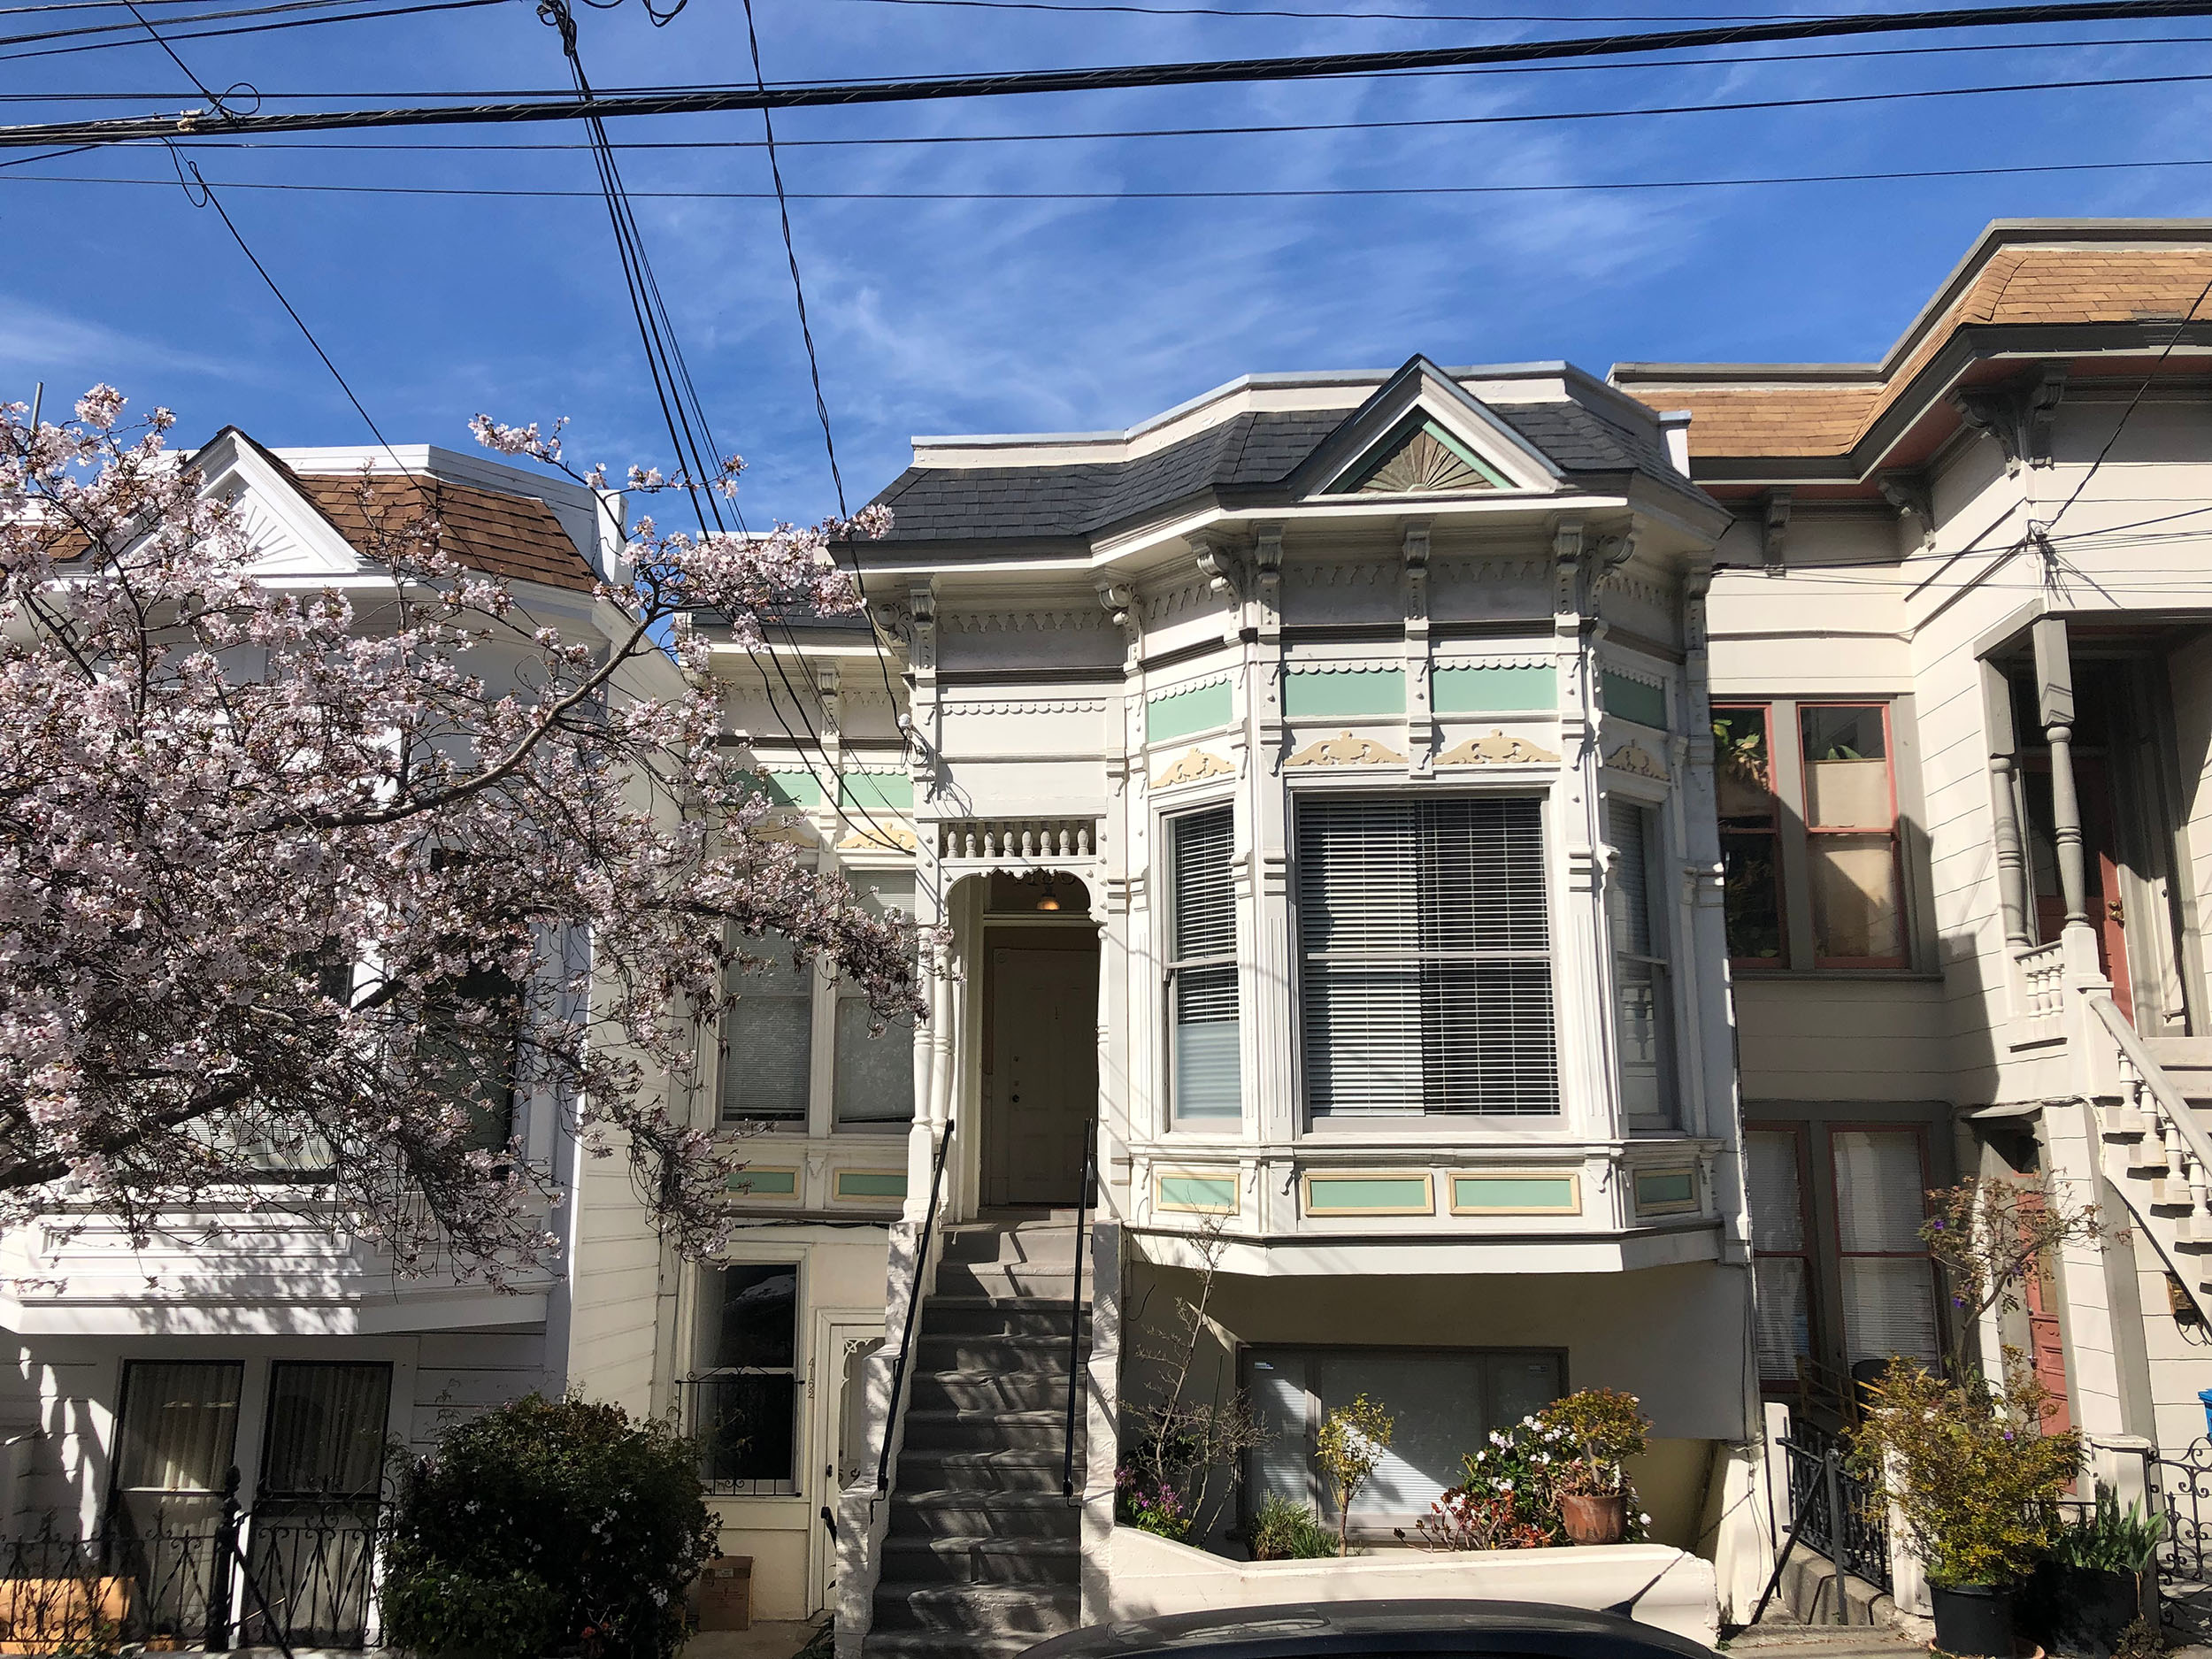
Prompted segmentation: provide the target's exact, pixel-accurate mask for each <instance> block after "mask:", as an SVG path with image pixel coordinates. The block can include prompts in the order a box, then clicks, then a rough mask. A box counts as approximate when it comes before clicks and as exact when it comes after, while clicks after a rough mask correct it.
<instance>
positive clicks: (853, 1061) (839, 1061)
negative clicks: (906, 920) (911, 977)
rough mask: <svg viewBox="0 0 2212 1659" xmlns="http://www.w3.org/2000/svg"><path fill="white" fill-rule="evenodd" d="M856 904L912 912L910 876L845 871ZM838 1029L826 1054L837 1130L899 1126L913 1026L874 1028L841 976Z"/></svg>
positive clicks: (860, 998)
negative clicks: (856, 900) (828, 1061)
mask: <svg viewBox="0 0 2212 1659" xmlns="http://www.w3.org/2000/svg"><path fill="white" fill-rule="evenodd" d="M846 879H848V880H849V881H850V882H851V884H852V887H853V890H854V892H855V893H856V894H857V895H859V898H860V906H861V908H862V909H863V910H867V911H869V912H870V913H871V914H872V915H877V916H880V915H883V914H884V913H885V912H887V911H888V910H899V911H902V912H903V913H904V914H906V915H909V916H911V915H912V914H913V913H914V878H913V877H912V876H910V875H908V874H905V873H903V872H899V873H895V874H893V873H872V872H847V878H846ZM836 997H837V1010H836V1027H837V1029H836V1033H835V1035H834V1040H833V1042H832V1044H831V1052H830V1102H831V1107H832V1110H833V1114H834V1116H835V1118H836V1123H837V1126H838V1127H839V1128H840V1129H903V1128H904V1127H905V1126H906V1125H908V1124H910V1123H912V1122H913V1121H914V1027H913V1026H912V1025H908V1024H905V1023H903V1022H898V1021H891V1022H885V1023H884V1024H882V1025H881V1026H880V1028H879V1027H878V1023H877V1020H876V1016H875V1011H874V1010H872V1008H870V1007H869V1005H868V998H867V995H866V994H865V993H864V992H863V991H862V990H861V988H860V987H858V986H856V985H855V984H853V983H852V982H851V981H850V980H849V979H840V980H839V981H838V982H837V988H836Z"/></svg>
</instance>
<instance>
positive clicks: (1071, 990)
mask: <svg viewBox="0 0 2212 1659" xmlns="http://www.w3.org/2000/svg"><path fill="white" fill-rule="evenodd" d="M1085 942H1086V943H1088V941H1085ZM990 1055H991V1069H990V1071H989V1072H988V1074H987V1076H986V1077H985V1078H984V1079H983V1084H984V1113H983V1122H984V1133H983V1202H985V1203H986V1204H990V1205H1011V1206H1019V1207H1027V1206H1046V1207H1050V1206H1056V1205H1071V1204H1073V1203H1074V1202H1076V1200H1077V1196H1078V1189H1079V1187H1081V1185H1082V1181H1083V1137H1084V1134H1085V1132H1086V1129H1087V1126H1088V1125H1089V1123H1090V1119H1091V1114H1092V1113H1093V1112H1094V1110H1096V1109H1097V1102H1098V952H1097V951H1096V950H1095V949H1078V950H1039V949H1018V948H1016V947H1013V946H1000V947H998V948H996V949H994V950H993V951H992V952H991V1043H990Z"/></svg>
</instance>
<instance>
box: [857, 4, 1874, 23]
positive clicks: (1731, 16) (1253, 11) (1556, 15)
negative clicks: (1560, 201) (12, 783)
mask: <svg viewBox="0 0 2212 1659" xmlns="http://www.w3.org/2000/svg"><path fill="white" fill-rule="evenodd" d="M852 3H853V4H865V5H903V6H963V7H965V6H977V7H983V8H986V9H988V10H990V11H994V12H1073V13H1076V14H1078V15H1084V14H1092V13H1096V14H1102V15H1103V14H1116V13H1132V14H1134V15H1136V16H1140V17H1168V18H1187V17H1202V18H1307V19H1317V20H1321V21H1325V22H1331V23H1766V22H1770V21H1772V20H1773V18H1774V13H1772V12H1316V11H1295V10H1292V9H1289V8H1286V7H1277V6H1269V7H1259V6H1255V7H1252V8H1250V9H1248V10H1247V9H1244V8H1240V7H1236V6H1148V5H1127V4H1102V5H1081V4H1071V0H852ZM1798 15H1801V16H1805V17H1845V16H1848V15H1849V13H1847V12H1802V13H1799V14H1798Z"/></svg>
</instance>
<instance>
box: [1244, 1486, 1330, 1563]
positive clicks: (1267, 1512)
mask: <svg viewBox="0 0 2212 1659" xmlns="http://www.w3.org/2000/svg"><path fill="white" fill-rule="evenodd" d="M1248 1538H1249V1540H1250V1543H1251V1547H1252V1559H1253V1560H1255V1561H1314V1560H1317V1559H1319V1558H1320V1557H1322V1556H1324V1555H1335V1554H1336V1535H1335V1534H1334V1533H1333V1532H1330V1531H1329V1529H1328V1527H1327V1526H1326V1525H1324V1524H1323V1522H1322V1519H1321V1517H1319V1516H1317V1515H1316V1514H1315V1513H1314V1512H1313V1510H1312V1509H1310V1508H1309V1507H1308V1506H1307V1505H1305V1504H1302V1503H1293V1502H1291V1501H1290V1500H1289V1499H1288V1498H1286V1497H1283V1496H1282V1495H1281V1494H1278V1493H1272V1492H1271V1493H1269V1494H1267V1496H1265V1497H1264V1498H1262V1499H1261V1500H1260V1507H1259V1508H1258V1509H1257V1510H1256V1511H1255V1512H1254V1513H1253V1516H1252V1525H1251V1526H1250V1528H1249V1529H1248Z"/></svg>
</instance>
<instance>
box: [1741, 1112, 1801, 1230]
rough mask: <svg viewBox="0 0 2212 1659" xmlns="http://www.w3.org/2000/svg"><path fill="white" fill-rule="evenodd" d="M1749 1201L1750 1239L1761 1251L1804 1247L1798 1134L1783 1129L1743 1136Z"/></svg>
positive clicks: (1754, 1131) (1759, 1131)
mask: <svg viewBox="0 0 2212 1659" xmlns="http://www.w3.org/2000/svg"><path fill="white" fill-rule="evenodd" d="M1744 1157H1745V1164H1746V1166H1747V1183H1748V1185H1749V1187H1750V1193H1749V1197H1750V1200H1751V1241H1752V1244H1753V1245H1754V1246H1755V1248H1758V1249H1761V1250H1783V1251H1788V1250H1801V1249H1803V1248H1805V1201H1804V1194H1803V1190H1802V1188H1801V1187H1800V1185H1799V1183H1798V1177H1797V1137H1796V1136H1795V1135H1793V1134H1792V1133H1790V1132H1789V1131H1788V1130H1786V1129H1754V1130H1752V1131H1750V1132H1749V1133H1747V1134H1746V1135H1745V1136H1744Z"/></svg>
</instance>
